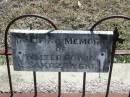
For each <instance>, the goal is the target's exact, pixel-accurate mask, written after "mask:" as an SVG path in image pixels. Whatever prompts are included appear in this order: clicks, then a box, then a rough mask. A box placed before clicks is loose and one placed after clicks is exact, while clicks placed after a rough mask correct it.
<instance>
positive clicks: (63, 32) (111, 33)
mask: <svg viewBox="0 0 130 97" xmlns="http://www.w3.org/2000/svg"><path fill="white" fill-rule="evenodd" d="M50 31H51V30H29V29H22V30H21V29H11V30H10V31H9V32H10V33H28V34H32V33H34V34H46V33H48V32H50ZM50 33H55V34H58V33H59V34H91V32H90V31H83V30H54V31H53V30H52V31H51V32H50ZM93 33H94V34H105V35H113V31H93Z"/></svg>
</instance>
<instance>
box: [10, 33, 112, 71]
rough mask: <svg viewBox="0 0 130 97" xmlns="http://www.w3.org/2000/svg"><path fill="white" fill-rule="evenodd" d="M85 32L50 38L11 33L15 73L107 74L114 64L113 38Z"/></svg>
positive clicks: (107, 35)
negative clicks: (27, 71) (75, 72)
mask: <svg viewBox="0 0 130 97" xmlns="http://www.w3.org/2000/svg"><path fill="white" fill-rule="evenodd" d="M21 31H22V30H21ZM56 31H58V30H56ZM32 32H33V30H32ZM62 32H64V31H62ZM85 32H86V31H84V33H83V34H81V33H80V34H78V31H77V33H74V34H71V33H69V32H68V33H51V34H49V35H48V34H47V33H26V32H25V33H19V32H15V31H14V32H11V39H12V50H13V63H14V69H15V70H29V71H31V70H34V71H86V72H99V71H102V72H106V71H108V68H109V64H110V62H111V47H112V34H93V35H91V34H85Z"/></svg>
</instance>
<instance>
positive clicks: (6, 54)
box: [4, 14, 61, 97]
mask: <svg viewBox="0 0 130 97" xmlns="http://www.w3.org/2000/svg"><path fill="white" fill-rule="evenodd" d="M26 17H36V18H40V19H43V20H45V21H46V22H48V23H49V24H51V26H52V27H53V28H54V29H55V30H57V29H58V28H57V27H56V25H55V24H54V23H53V22H52V20H50V19H48V18H46V17H43V16H40V15H34V14H28V15H22V16H19V17H17V18H15V19H14V20H12V21H11V22H9V24H8V25H7V27H6V30H5V36H4V44H5V49H4V50H5V51H4V55H5V56H6V62H7V70H8V78H9V85H10V93H11V96H10V97H12V96H13V88H12V79H11V72H10V66H9V55H10V53H8V42H7V39H8V32H9V29H10V27H11V25H12V24H13V23H15V22H16V21H17V20H19V19H22V18H26ZM58 76H59V77H58V79H60V78H61V76H60V75H58ZM33 78H34V91H35V94H34V97H36V96H37V79H36V72H35V71H33ZM58 85H59V86H61V85H60V82H59V84H58ZM59 86H58V87H59ZM58 89H59V95H60V91H61V90H60V88H58ZM59 97H60V96H59Z"/></svg>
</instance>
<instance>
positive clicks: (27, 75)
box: [0, 63, 130, 93]
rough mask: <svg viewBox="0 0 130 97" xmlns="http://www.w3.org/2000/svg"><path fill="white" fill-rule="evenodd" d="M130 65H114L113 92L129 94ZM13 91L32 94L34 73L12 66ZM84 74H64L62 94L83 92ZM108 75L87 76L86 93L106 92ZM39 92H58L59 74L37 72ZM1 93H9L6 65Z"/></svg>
mask: <svg viewBox="0 0 130 97" xmlns="http://www.w3.org/2000/svg"><path fill="white" fill-rule="evenodd" d="M129 69H130V64H124V63H123V64H119V63H118V64H117V63H116V64H114V68H113V75H112V81H111V87H110V91H111V92H127V93H128V91H129V90H130V70H129ZM11 75H12V79H13V80H12V82H13V90H14V91H17V92H32V91H34V89H33V76H32V72H26V71H24V72H21V71H14V70H13V66H11ZM82 78H83V73H82V72H63V73H62V82H61V84H62V92H64V93H66V92H67V93H70V92H82ZM107 78H108V73H101V77H100V78H99V74H98V73H87V74H86V92H105V91H106V84H107ZM37 82H38V83H37V85H38V92H57V82H58V73H57V72H37ZM0 91H2V92H9V85H8V76H7V69H6V66H5V65H2V66H0Z"/></svg>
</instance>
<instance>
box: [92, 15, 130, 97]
mask: <svg viewBox="0 0 130 97" xmlns="http://www.w3.org/2000/svg"><path fill="white" fill-rule="evenodd" d="M118 18H119V19H125V20H130V17H127V16H122V15H116V16H110V17H106V18H103V19H101V20H99V21H97V22H96V23H95V24H94V25H93V26H92V27H91V28H90V31H91V33H92V34H93V33H94V32H93V31H94V28H96V26H98V25H99V24H101V23H102V22H104V21H106V20H110V19H118ZM118 39H119V33H118V29H117V27H115V30H114V36H113V45H112V55H111V64H110V71H109V76H108V84H107V90H106V95H105V97H108V95H109V89H110V82H111V76H112V69H113V61H114V54H115V49H116V42H117V41H118Z"/></svg>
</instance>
